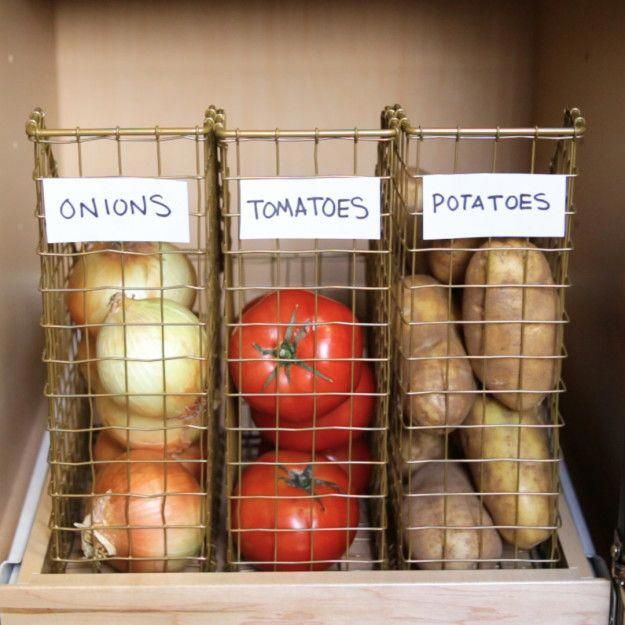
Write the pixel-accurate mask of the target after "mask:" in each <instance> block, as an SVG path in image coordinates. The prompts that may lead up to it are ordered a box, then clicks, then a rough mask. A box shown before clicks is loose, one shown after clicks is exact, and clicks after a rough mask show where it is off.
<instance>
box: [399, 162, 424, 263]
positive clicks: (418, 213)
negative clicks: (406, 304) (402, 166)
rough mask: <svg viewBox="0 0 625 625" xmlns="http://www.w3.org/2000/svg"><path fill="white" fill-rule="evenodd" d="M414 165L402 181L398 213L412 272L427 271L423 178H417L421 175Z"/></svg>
mask: <svg viewBox="0 0 625 625" xmlns="http://www.w3.org/2000/svg"><path fill="white" fill-rule="evenodd" d="M422 173H423V172H419V171H418V170H417V169H415V168H414V167H408V169H407V173H405V174H404V177H403V186H401V185H402V181H400V189H399V191H400V194H401V197H402V203H401V206H400V210H399V211H398V215H397V226H398V229H399V232H400V233H402V235H403V236H402V237H401V238H402V241H403V242H404V245H405V259H404V263H405V266H406V271H407V272H408V273H410V274H417V273H425V272H426V270H427V267H426V258H425V250H426V247H427V245H426V244H424V242H423V179H422V178H415V177H414V176H417V175H420V174H422Z"/></svg>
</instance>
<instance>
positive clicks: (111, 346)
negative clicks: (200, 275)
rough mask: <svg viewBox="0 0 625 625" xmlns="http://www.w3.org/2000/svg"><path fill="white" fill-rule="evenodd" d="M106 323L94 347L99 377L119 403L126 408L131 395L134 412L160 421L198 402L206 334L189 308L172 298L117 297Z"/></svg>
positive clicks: (201, 387) (180, 412) (204, 356)
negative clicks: (134, 298)
mask: <svg viewBox="0 0 625 625" xmlns="http://www.w3.org/2000/svg"><path fill="white" fill-rule="evenodd" d="M105 324H106V325H104V326H102V328H101V329H100V332H99V333H98V339H97V345H96V354H97V358H98V363H97V365H98V375H99V377H100V383H101V385H102V388H103V389H104V391H105V392H106V393H110V394H112V395H114V397H113V401H114V402H115V403H117V404H118V405H120V406H122V407H123V408H124V409H126V396H125V395H126V393H128V408H129V409H130V410H132V412H134V413H136V414H137V415H143V416H144V417H153V418H162V417H177V416H178V415H181V414H182V413H183V412H184V411H185V410H187V409H188V408H190V407H191V406H192V405H193V404H194V403H195V402H196V401H197V399H198V396H199V395H201V393H202V390H203V382H204V375H203V373H204V371H205V364H206V363H205V361H206V358H207V345H206V333H205V332H204V329H203V328H202V327H201V325H200V323H199V321H198V318H197V317H196V316H195V315H194V314H193V313H192V312H191V311H190V310H189V309H188V308H185V307H184V306H181V305H180V304H176V303H175V302H172V301H171V300H168V299H162V300H154V299H144V300H133V299H124V300H123V301H122V298H121V297H120V294H117V295H116V296H115V297H114V298H113V302H112V304H111V311H110V313H109V314H108V315H107V317H106V319H105ZM124 338H125V340H124ZM126 374H127V375H126ZM165 393H166V395H164V394H165Z"/></svg>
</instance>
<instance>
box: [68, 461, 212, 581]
mask: <svg viewBox="0 0 625 625" xmlns="http://www.w3.org/2000/svg"><path fill="white" fill-rule="evenodd" d="M122 458H123V459H125V460H128V461H129V462H128V463H112V464H108V465H106V466H105V467H104V468H103V469H102V471H100V472H99V473H98V474H97V475H96V480H95V484H94V493H96V496H95V497H93V498H92V499H91V500H90V505H89V512H88V514H87V516H86V517H85V519H84V521H83V522H82V523H76V526H77V527H80V528H81V529H82V530H83V531H82V532H81V539H82V548H83V552H84V554H85V557H87V558H96V559H107V560H108V562H109V564H110V565H111V566H112V567H113V568H115V569H117V570H118V571H133V572H143V573H146V572H161V571H180V570H182V569H183V568H184V567H185V565H186V564H187V559H188V558H192V557H193V556H196V555H197V554H198V553H199V551H200V547H201V544H202V528H201V527H199V526H200V523H201V507H202V499H203V496H202V495H201V490H200V486H199V484H198V482H197V480H196V479H195V478H194V477H192V476H191V474H190V473H189V472H188V471H186V470H185V469H184V468H183V467H182V466H181V465H180V464H178V463H167V462H162V461H161V462H159V460H160V459H161V458H160V456H159V454H158V453H157V452H153V451H147V450H143V449H135V450H133V451H131V452H129V453H128V454H125V455H124V456H122ZM151 461H153V462H151ZM165 492H166V493H167V494H166V496H165ZM165 525H166V526H167V527H166V528H165ZM120 526H122V527H120ZM172 526H181V527H172ZM115 556H117V557H115ZM121 558H140V559H138V560H133V559H121ZM165 558H166V559H165Z"/></svg>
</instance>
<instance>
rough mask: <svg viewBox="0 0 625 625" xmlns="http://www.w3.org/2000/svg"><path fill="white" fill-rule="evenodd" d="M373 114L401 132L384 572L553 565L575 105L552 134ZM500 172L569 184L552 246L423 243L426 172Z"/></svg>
mask: <svg viewBox="0 0 625 625" xmlns="http://www.w3.org/2000/svg"><path fill="white" fill-rule="evenodd" d="M382 120H383V124H382V125H383V127H395V126H396V125H397V124H398V120H399V127H400V129H401V134H400V138H399V140H398V142H397V143H395V144H394V145H393V147H394V149H395V150H396V151H395V152H394V154H393V155H392V161H391V178H392V187H391V188H392V199H391V201H390V204H391V211H392V213H393V215H394V221H393V235H392V238H393V243H392V247H393V269H392V272H393V276H394V277H393V280H394V288H393V304H392V307H393V313H392V314H393V322H394V326H393V337H394V341H393V354H394V356H393V389H394V392H393V397H394V401H393V402H392V406H391V409H392V419H391V421H392V434H391V447H392V448H393V450H394V453H393V454H392V469H391V483H392V486H391V499H392V508H393V511H394V519H395V521H396V530H397V531H396V544H397V549H396V556H397V559H398V564H399V566H400V568H411V567H418V568H425V569H441V568H444V569H472V568H527V567H554V566H561V565H562V564H563V563H562V560H561V554H560V550H559V548H558V538H557V529H558V527H559V525H560V518H559V514H558V509H557V501H558V495H559V479H558V469H559V465H558V463H559V460H560V443H559V438H560V434H559V433H560V428H561V427H562V425H563V419H562V416H561V414H560V410H559V398H560V394H561V393H562V392H563V391H564V384H563V382H562V380H561V366H562V359H563V358H564V357H565V355H566V352H565V349H564V342H563V332H564V326H565V324H566V323H567V322H568V316H567V314H566V310H565V292H566V290H567V288H568V287H569V279H568V266H569V254H570V252H571V249H572V242H571V229H572V222H573V215H574V202H573V191H574V182H575V176H576V149H577V141H578V139H579V138H580V137H581V136H582V135H583V133H584V131H585V122H584V120H583V118H582V117H581V116H580V112H579V111H578V110H577V109H573V110H570V111H566V112H565V119H564V125H563V127H561V128H538V127H536V128H490V129H487V128H485V129H462V128H421V127H414V126H413V125H411V123H410V121H409V119H408V118H407V117H406V116H405V114H404V113H403V111H402V109H401V108H400V107H399V106H394V107H387V108H386V109H385V110H384V112H383V114H382ZM554 144H555V155H554V156H553V158H552V159H551V161H550V162H549V161H548V160H547V158H545V156H546V155H547V153H548V151H549V150H550V148H552V147H553V146H554ZM552 154H553V153H552ZM503 172H506V173H552V174H565V175H566V176H567V200H566V217H565V219H566V228H565V235H564V237H562V238H539V239H534V238H532V239H530V238H522V239H510V238H508V239H497V238H489V239H455V240H450V239H447V240H439V241H424V240H423V221H422V218H423V206H422V186H421V185H422V179H423V175H424V174H426V173H435V174H441V173H449V174H452V173H503ZM539 321H540V323H538V322H539ZM469 476H471V477H472V482H473V483H471V479H470V478H469ZM474 487H475V491H474ZM495 530H497V531H495ZM501 538H503V541H502V540H501ZM502 543H503V544H502Z"/></svg>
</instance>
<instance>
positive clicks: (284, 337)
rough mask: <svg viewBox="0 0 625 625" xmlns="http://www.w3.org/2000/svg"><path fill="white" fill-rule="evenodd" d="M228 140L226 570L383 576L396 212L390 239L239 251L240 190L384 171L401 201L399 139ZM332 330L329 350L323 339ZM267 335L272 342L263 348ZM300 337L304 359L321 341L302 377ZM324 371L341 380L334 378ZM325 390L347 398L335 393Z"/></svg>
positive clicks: (346, 134)
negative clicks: (246, 184)
mask: <svg viewBox="0 0 625 625" xmlns="http://www.w3.org/2000/svg"><path fill="white" fill-rule="evenodd" d="M217 132H218V136H219V148H220V159H221V180H220V185H221V190H222V198H223V206H222V237H223V241H222V250H223V255H224V262H225V266H224V289H223V291H224V302H223V306H224V323H225V331H226V333H227V337H226V338H225V340H224V352H223V360H224V363H225V365H226V367H227V368H228V372H226V374H225V375H224V378H223V391H224V392H223V394H224V403H225V415H224V416H225V430H226V481H225V493H226V497H225V500H226V508H227V509H226V527H227V530H228V544H227V549H226V554H225V560H226V567H227V569H228V570H239V571H249V570H259V569H260V570H273V571H283V570H322V569H333V570H355V569H373V568H384V567H386V566H387V547H386V535H385V530H386V528H387V516H386V514H387V513H386V497H387V474H386V465H387V460H388V450H387V414H388V402H389V390H390V375H389V374H390V371H389V364H390V322H389V319H390V317H389V311H390V286H391V280H390V233H391V225H390V222H391V214H390V210H389V205H388V201H386V200H385V203H384V204H383V207H382V214H381V238H380V240H379V241H377V240H376V241H370V242H366V241H356V240H353V239H346V240H334V239H333V240H329V239H328V240H324V239H314V240H309V241H301V240H300V241H296V240H288V239H275V240H240V239H239V236H238V233H239V220H240V213H239V207H238V183H239V181H240V180H242V179H245V178H252V177H260V178H281V177H290V176H300V177H302V176H305V177H320V176H322V177H333V176H344V175H348V176H349V175H373V173H374V172H375V171H377V173H378V175H379V176H380V177H381V184H382V187H383V189H385V191H384V193H383V195H384V197H385V198H390V194H389V193H388V191H387V190H386V189H387V188H388V184H389V174H388V171H387V170H386V169H385V166H384V163H385V162H386V159H387V158H388V156H387V155H388V154H389V152H390V149H391V144H392V142H393V141H394V139H395V136H396V132H395V131H388V130H387V131H385V130H379V129H377V130H369V129H367V130H361V129H350V130H320V129H310V130H287V131H285V130H280V129H276V130H275V131H258V130H253V131H246V130H227V129H226V128H225V127H223V128H220V129H218V131H217ZM257 332H260V333H261V334H257ZM324 332H327V333H329V334H330V338H329V339H325V338H323V333H324ZM263 333H264V334H263ZM269 335H271V339H267V336H269ZM342 335H347V336H348V338H347V339H345V337H344V339H345V340H346V344H347V346H348V348H347V351H346V353H342V354H341V353H340V352H339V351H337V347H336V346H337V345H338V344H339V342H340V341H341V340H343V339H341V338H340V337H341V336H342ZM259 336H262V337H263V339H265V340H267V341H268V342H267V343H263V342H262V340H261V339H260V338H255V337H259ZM361 336H362V340H363V344H364V349H363V348H362V347H360V340H361V338H360V337H361ZM333 337H334V338H333ZM291 338H293V339H294V340H293V341H291V343H293V345H294V346H295V348H296V349H303V348H301V347H300V346H303V345H304V343H305V342H306V341H308V342H309V345H308V349H309V350H310V351H309V352H307V355H306V356H302V357H301V358H305V362H304V365H303V366H300V365H299V364H298V363H295V364H291V365H289V364H287V366H286V367H284V364H285V363H284V362H282V363H281V361H280V358H282V357H283V356H279V355H278V354H277V353H276V352H275V348H276V347H277V346H278V345H279V344H281V341H282V344H284V343H288V342H289V340H290V339H291ZM255 341H258V343H259V344H258V348H256V349H255V348H254V345H253V343H254V342H255ZM325 341H327V342H325ZM333 341H334V344H333ZM250 346H251V347H250ZM250 350H251V351H250ZM302 353H303V351H302ZM295 357H296V358H297V353H296V354H295ZM267 366H269V367H270V369H269V370H267V368H266V367H267ZM256 367H258V368H256ZM263 367H265V369H264V373H263V374H262V375H263V376H265V378H267V379H268V381H267V379H265V378H261V382H262V380H263V379H265V383H264V384H262V386H261V387H260V388H259V384H258V383H256V386H257V388H256V392H254V390H253V389H252V390H250V389H251V387H252V386H253V385H254V383H255V382H254V376H257V375H260V374H259V371H261V370H263ZM272 367H275V370H274V371H273V373H272V372H271V368H272ZM289 367H290V376H289V371H288V368H289ZM298 367H300V369H307V371H308V373H309V374H311V375H310V377H309V378H308V379H307V380H306V381H305V382H303V383H301V385H300V386H297V382H296V381H295V379H296V376H297V368H298ZM285 368H286V369H287V371H286V372H285V371H284V369H285ZM323 371H325V372H332V371H333V372H334V373H330V375H329V376H324V375H323ZM311 372H312V373H311ZM340 376H344V377H343V378H342V379H343V385H342V386H340V385H339V382H340V380H341V377H340ZM290 378H293V380H294V383H293V385H291V384H290V382H291V380H290ZM324 378H325V382H328V380H330V382H331V383H333V384H334V383H336V386H329V387H328V386H326V387H324V386H323V383H324ZM293 398H297V399H296V400H295V402H293V401H292V400H293ZM259 400H260V401H259ZM329 400H332V402H329ZM330 403H332V405H331V406H330ZM263 409H264V412H263ZM267 450H273V451H267ZM337 465H339V466H338V467H337ZM337 471H338V473H337ZM339 474H340V475H339ZM302 476H303V477H302ZM307 478H311V479H310V482H309V484H308V487H306V486H302V479H304V480H306V479H307ZM296 482H297V484H295V483H296Z"/></svg>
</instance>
